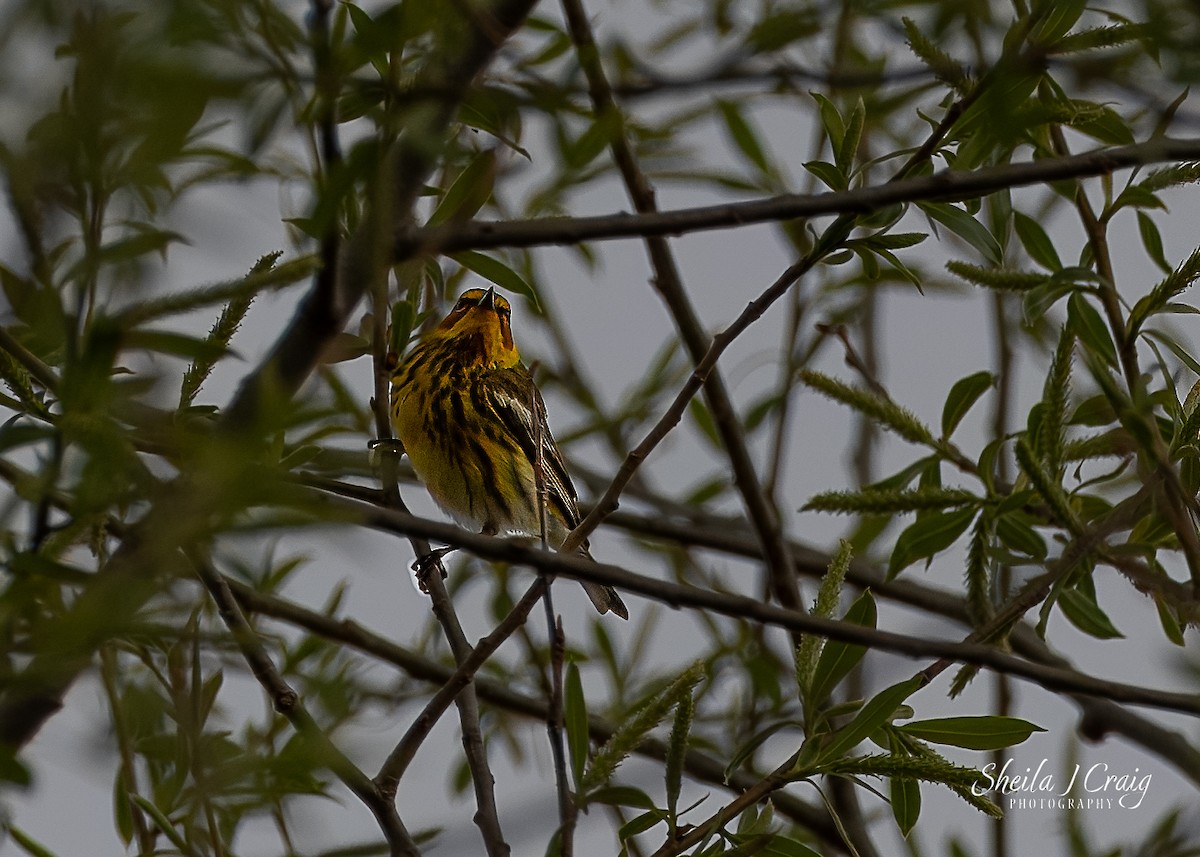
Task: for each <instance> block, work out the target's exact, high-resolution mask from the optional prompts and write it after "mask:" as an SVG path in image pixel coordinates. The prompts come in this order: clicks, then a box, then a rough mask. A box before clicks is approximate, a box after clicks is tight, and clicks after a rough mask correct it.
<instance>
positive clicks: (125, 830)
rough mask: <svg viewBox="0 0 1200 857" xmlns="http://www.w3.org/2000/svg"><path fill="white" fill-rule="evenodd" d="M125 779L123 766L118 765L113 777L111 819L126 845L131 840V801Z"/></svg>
mask: <svg viewBox="0 0 1200 857" xmlns="http://www.w3.org/2000/svg"><path fill="white" fill-rule="evenodd" d="M127 779H128V778H127V777H126V776H125V766H124V765H120V766H118V768H117V775H116V776H115V777H114V778H113V820H114V821H115V822H116V825H117V835H118V836H119V837H121V842H123V843H124V844H125V846H126V847H128V846H129V843H130V842H132V841H133V801H131V800H130V799H129V791H130V790H129V786H128V785H127V784H126V780H127Z"/></svg>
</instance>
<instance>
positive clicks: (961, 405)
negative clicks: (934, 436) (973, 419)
mask: <svg viewBox="0 0 1200 857" xmlns="http://www.w3.org/2000/svg"><path fill="white" fill-rule="evenodd" d="M994 386H996V376H995V375H993V374H992V373H991V372H976V373H975V374H974V375H968V376H967V377H965V378H960V379H959V380H957V381H955V382H954V386H953V387H951V388H950V395H948V396H947V397H946V404H945V405H944V406H943V407H942V437H950V435H951V434H953V432H954V430H955V429H956V428H957V427H958V424H959V423H960V422H962V418H963V417H964V416H966V415H967V412H968V411H969V410H971V406H972V405H974V404H975V403H976V402H977V401H979V397H980V396H982V395H983V394H984V393H986V392H987V391H988V390H990V389H991V388H992V387H994Z"/></svg>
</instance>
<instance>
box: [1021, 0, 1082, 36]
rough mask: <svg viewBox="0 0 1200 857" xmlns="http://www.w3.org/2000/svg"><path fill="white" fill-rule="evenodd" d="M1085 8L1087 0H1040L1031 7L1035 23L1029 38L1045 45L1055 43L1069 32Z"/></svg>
mask: <svg viewBox="0 0 1200 857" xmlns="http://www.w3.org/2000/svg"><path fill="white" fill-rule="evenodd" d="M1086 8H1087V0H1040V2H1038V3H1035V4H1034V6H1033V9H1032V12H1033V20H1034V21H1035V22H1036V23H1035V26H1034V29H1033V32H1032V33H1030V35H1029V40H1030V41H1031V42H1033V43H1035V44H1037V45H1040V46H1046V47H1049V46H1051V45H1054V44H1056V43H1057V42H1058V41H1059V40H1060V39H1061V38H1063V36H1065V35H1066V34H1067V33H1068V32H1070V30H1071V28H1072V27H1074V26H1075V23H1076V22H1077V21H1078V20H1079V18H1080V16H1081V15H1082V14H1083V10H1084V9H1086Z"/></svg>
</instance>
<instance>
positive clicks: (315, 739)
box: [189, 551, 421, 857]
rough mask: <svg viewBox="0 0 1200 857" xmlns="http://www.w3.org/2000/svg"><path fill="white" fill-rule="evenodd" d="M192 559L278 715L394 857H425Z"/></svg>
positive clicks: (212, 575) (221, 584) (214, 580)
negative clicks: (367, 816) (357, 805)
mask: <svg viewBox="0 0 1200 857" xmlns="http://www.w3.org/2000/svg"><path fill="white" fill-rule="evenodd" d="M189 554H190V559H191V560H192V563H193V565H194V566H195V569H196V574H197V575H198V576H199V578H200V580H201V581H202V582H203V583H204V586H205V588H206V589H208V592H209V594H210V595H211V596H212V599H213V601H214V602H215V603H216V605H217V610H218V612H219V613H220V614H221V619H223V620H224V622H225V625H226V626H227V627H228V628H229V632H230V634H232V635H233V639H234V641H235V642H236V643H237V645H238V648H239V649H240V650H241V652H242V657H243V658H245V660H246V664H247V665H248V666H249V667H250V671H251V672H252V673H253V674H254V677H255V678H256V679H258V682H259V684H261V685H262V686H263V689H264V690H265V691H266V692H267V694H268V695H269V696H270V697H271V702H272V704H273V705H274V707H275V710H276V711H278V712H279V713H280V714H282V715H283V716H284V717H286V718H287V719H288V721H289V722H290V723H291V724H292V726H294V727H295V728H296V731H297V732H299V733H300V734H301V735H303V736H304V737H305V739H307V740H308V741H310V742H312V744H313V746H315V747H316V748H317V749H318V750H319V751H320V753H321V757H322V758H323V760H324V761H325V764H326V765H328V766H329V769H330V770H331V771H333V773H334V774H336V775H337V777H338V779H340V780H341V781H342V783H343V784H345V786H346V787H347V788H349V789H350V791H352V792H354V794H355V796H356V797H358V799H359V800H361V801H362V802H363V803H364V804H366V805H367V807H368V808H369V809H370V810H371V812H372V814H374V816H375V818H376V820H377V821H378V822H379V826H380V828H382V830H383V835H384V836H385V837H386V838H387V841H388V846H389V848H390V853H391V855H392V857H420V854H421V852H420V851H419V850H418V849H417V846H416V843H415V842H413V839H412V837H411V836H410V835H409V833H408V830H407V829H406V828H405V826H404V822H402V821H401V820H400V815H399V814H398V813H397V812H396V806H395V804H394V803H393V802H392V801H391V800H389V799H388V798H387V797H386V796H385V795H384V794H383V793H382V792H380V790H379V789H378V788H376V786H375V783H373V782H372V781H371V779H370V778H369V777H368V776H367V775H366V774H364V773H363V772H362V771H361V770H360V769H359V768H358V766H357V765H355V764H354V763H353V762H352V761H350V759H349V758H348V757H347V756H346V754H345V753H343V752H342V751H341V750H339V749H338V748H337V745H335V744H334V743H333V742H332V741H331V740H330V739H329V736H328V735H326V734H325V732H324V730H322V729H321V727H320V726H318V725H317V724H316V721H314V720H313V718H312V715H310V714H309V713H308V709H306V708H305V707H304V703H303V702H301V701H300V696H299V694H297V693H296V691H295V690H293V689H292V687H291V686H290V685H289V684H288V683H287V681H286V680H284V678H283V676H281V675H280V674H279V671H278V670H277V669H276V668H275V664H274V663H273V662H272V661H271V656H270V655H268V654H267V651H266V649H264V648H263V645H262V642H261V641H260V640H259V638H258V635H257V634H256V633H255V632H254V629H253V628H251V627H250V624H249V623H248V622H247V621H246V617H245V616H243V615H242V611H241V608H240V607H239V606H238V602H237V600H236V599H235V598H234V597H233V593H232V591H231V590H230V587H229V584H228V583H227V582H226V580H225V578H224V577H222V576H221V574H220V573H218V572H217V570H216V569H214V568H213V567H212V565H211V564H210V563H209V562H208V560H207V559H205V558H203V557H201V556H199V555H198V554H197V553H196V552H195V551H189Z"/></svg>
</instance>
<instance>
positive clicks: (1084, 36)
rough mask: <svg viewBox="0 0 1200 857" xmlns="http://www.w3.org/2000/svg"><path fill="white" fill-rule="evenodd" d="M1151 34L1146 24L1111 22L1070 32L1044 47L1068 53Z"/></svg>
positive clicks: (1127, 41)
mask: <svg viewBox="0 0 1200 857" xmlns="http://www.w3.org/2000/svg"><path fill="white" fill-rule="evenodd" d="M1151 35H1153V31H1152V29H1151V28H1150V26H1149V25H1148V24H1112V25H1109V26H1105V27H1092V28H1090V29H1087V30H1081V31H1080V32H1078V33H1072V34H1071V35H1069V36H1065V37H1063V38H1061V39H1059V40H1058V41H1057V42H1055V43H1054V44H1053V45H1051V46H1050V47H1048V48H1047V49H1046V52H1047V53H1050V54H1070V53H1076V52H1078V51H1090V50H1099V49H1102V48H1115V47H1118V46H1120V45H1124V44H1128V43H1129V42H1132V41H1137V40H1139V39H1145V38H1148V37H1149V36H1151Z"/></svg>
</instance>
